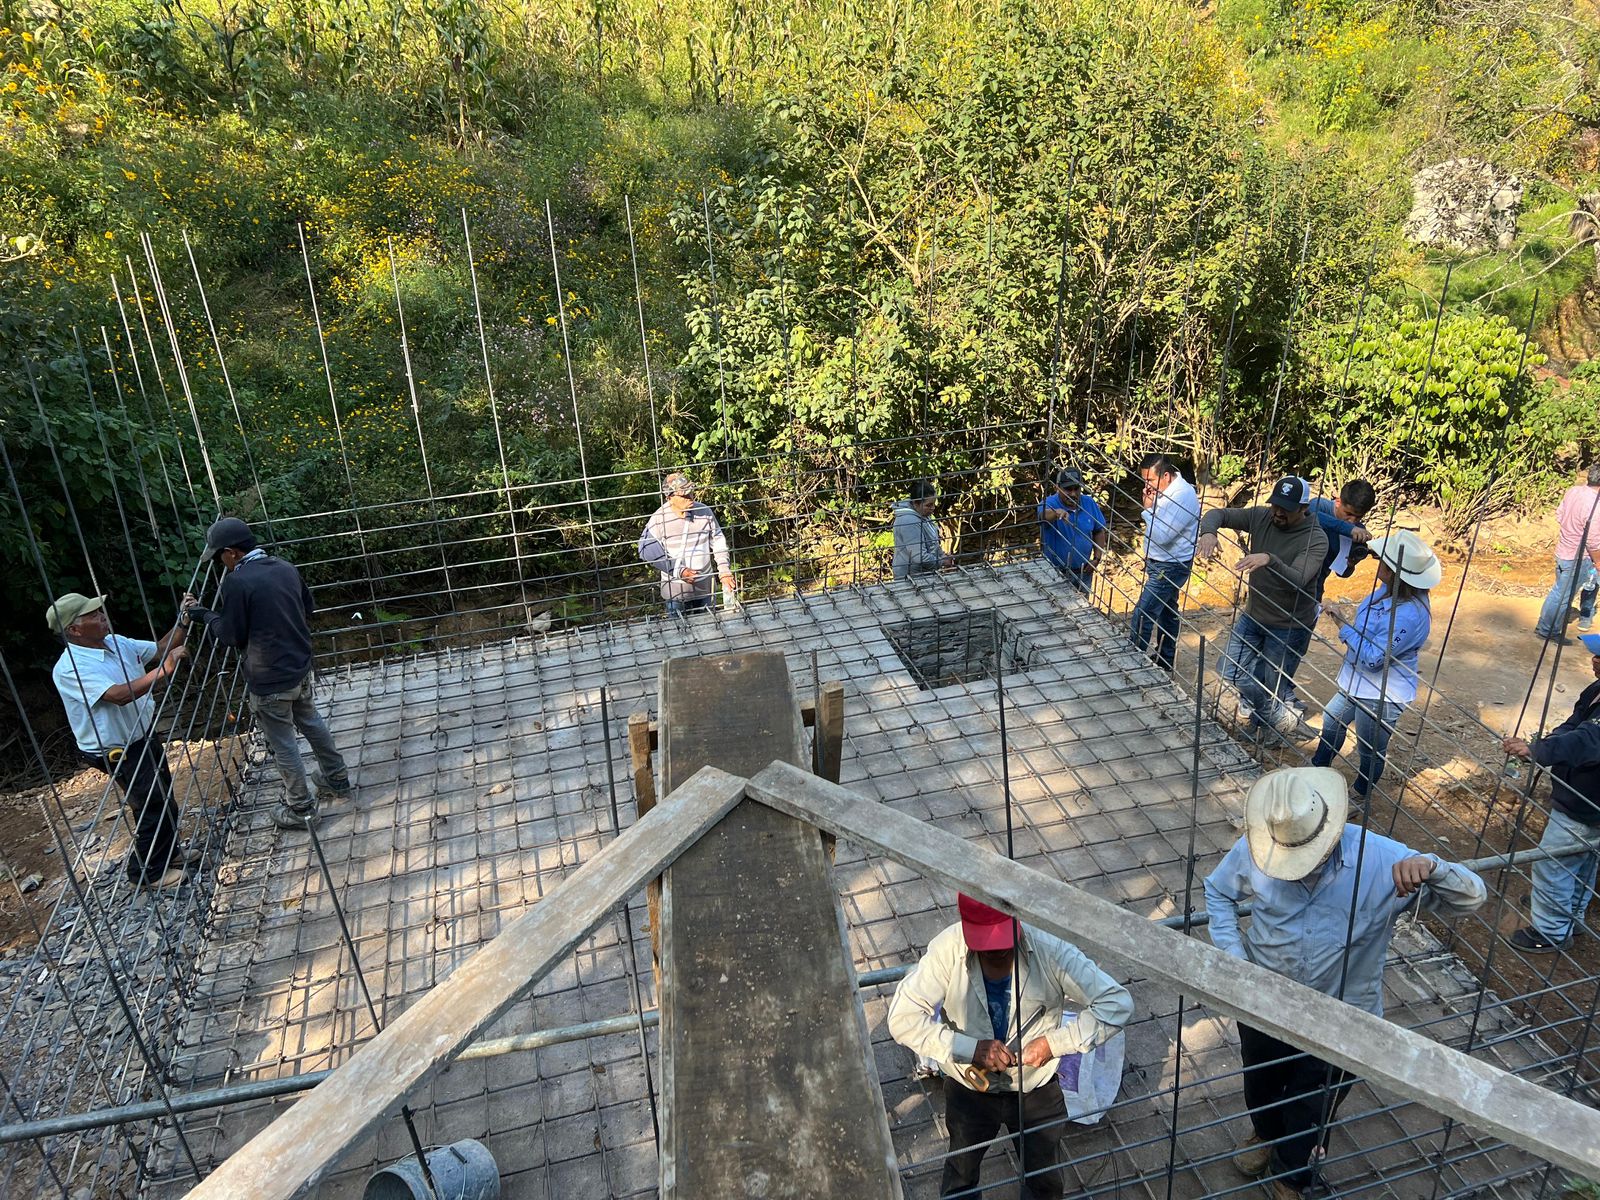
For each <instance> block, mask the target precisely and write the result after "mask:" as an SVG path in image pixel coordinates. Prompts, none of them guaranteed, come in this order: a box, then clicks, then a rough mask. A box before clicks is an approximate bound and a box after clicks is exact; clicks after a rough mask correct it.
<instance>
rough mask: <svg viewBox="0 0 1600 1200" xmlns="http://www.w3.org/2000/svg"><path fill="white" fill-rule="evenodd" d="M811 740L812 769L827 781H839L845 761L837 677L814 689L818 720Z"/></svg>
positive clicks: (841, 693) (841, 694) (840, 690)
mask: <svg viewBox="0 0 1600 1200" xmlns="http://www.w3.org/2000/svg"><path fill="white" fill-rule="evenodd" d="M811 744H812V747H813V753H812V760H813V762H812V771H813V772H814V773H815V774H817V775H819V776H821V777H822V778H823V779H826V780H827V781H828V782H829V783H838V782H839V768H840V766H841V764H842V763H843V761H844V684H842V683H840V682H838V681H837V680H827V681H825V682H824V683H823V685H822V686H821V687H820V688H819V689H818V690H817V720H816V728H815V730H814V731H813V732H812V735H811Z"/></svg>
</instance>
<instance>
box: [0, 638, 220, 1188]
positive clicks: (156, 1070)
mask: <svg viewBox="0 0 1600 1200" xmlns="http://www.w3.org/2000/svg"><path fill="white" fill-rule="evenodd" d="M0 673H3V674H4V675H5V681H6V687H7V689H8V690H9V691H10V693H11V700H12V703H14V704H15V705H16V706H17V711H18V712H26V711H27V709H26V707H25V706H24V705H23V702H22V694H21V693H20V692H19V691H18V690H17V684H16V680H15V679H13V678H12V675H11V665H10V664H9V663H8V662H7V661H6V657H5V655H4V654H3V653H0ZM23 728H24V729H25V730H26V732H27V736H28V742H29V745H30V746H31V747H32V749H33V752H34V755H35V757H36V758H38V760H39V761H40V762H44V761H46V760H45V756H44V748H43V747H42V746H40V745H39V742H38V738H37V737H36V736H35V734H34V730H33V726H32V724H31V723H29V722H27V721H24V722H23ZM40 811H41V813H43V815H44V820H45V824H46V825H47V826H49V829H50V836H51V838H52V840H53V841H54V842H55V847H56V853H57V854H59V855H60V856H61V861H62V863H63V864H64V865H66V866H67V870H66V872H65V874H66V877H67V885H68V887H70V888H71V889H72V894H73V896H74V897H75V898H76V899H77V901H78V909H79V911H80V912H81V913H83V915H84V928H86V929H87V930H88V931H89V938H90V940H91V941H92V942H93V943H94V948H95V953H96V955H97V956H98V957H99V959H100V963H101V966H103V967H104V968H105V972H106V983H107V984H108V985H109V986H110V988H111V991H112V994H113V995H114V996H115V998H116V1002H117V1007H118V1008H120V1009H121V1010H122V1017H123V1020H124V1021H126V1022H127V1025H128V1034H129V1036H130V1037H131V1038H132V1039H133V1043H134V1046H135V1048H136V1049H137V1051H138V1054H139V1057H140V1058H141V1059H142V1060H143V1061H144V1067H145V1071H146V1072H147V1078H148V1079H149V1082H150V1086H151V1087H153V1088H154V1089H155V1092H156V1095H157V1097H158V1098H159V1099H160V1101H161V1106H162V1108H163V1109H165V1110H166V1114H167V1119H168V1120H169V1121H171V1122H172V1131H173V1133H174V1134H175V1135H176V1136H177V1139H178V1144H179V1146H181V1147H182V1149H183V1155H184V1157H185V1158H187V1159H188V1160H189V1169H190V1170H191V1171H193V1172H194V1177H195V1178H196V1179H199V1178H201V1177H202V1174H203V1172H202V1171H201V1170H200V1164H199V1162H198V1161H197V1160H196V1159H195V1156H194V1151H193V1150H192V1149H191V1148H190V1146H189V1139H188V1138H187V1137H185V1136H184V1132H183V1127H182V1126H181V1124H180V1123H179V1121H178V1114H177V1113H176V1112H174V1111H173V1108H172V1097H171V1095H170V1094H169V1093H168V1091H167V1084H166V1080H165V1078H164V1077H163V1075H162V1072H161V1066H160V1063H159V1062H158V1061H157V1060H156V1056H155V1053H154V1052H153V1051H152V1050H151V1048H150V1044H149V1043H148V1042H147V1041H146V1040H145V1037H144V1032H143V1030H142V1029H141V1028H140V1026H139V1019H138V1017H137V1016H136V1015H135V1014H134V1011H133V1005H132V1004H131V1003H130V1002H129V1000H128V995H127V992H126V990H125V989H124V987H123V985H122V974H121V971H120V970H119V969H118V964H117V961H116V959H115V958H114V957H113V956H112V953H111V949H110V947H109V946H107V945H106V942H105V937H104V935H103V933H102V931H101V929H100V927H99V925H98V924H97V923H96V921H95V919H94V915H93V914H94V910H93V908H92V907H91V906H90V904H89V898H88V896H87V895H86V893H85V891H84V887H83V881H82V880H80V879H79V878H78V873H77V871H75V870H73V869H72V867H71V865H70V864H71V862H72V856H71V855H70V854H69V853H68V849H67V841H66V838H65V837H63V836H62V833H61V830H60V829H59V828H57V826H56V823H55V822H54V821H53V820H51V819H50V813H49V809H48V808H46V807H45V806H44V804H43V803H42V802H41V804H40Z"/></svg>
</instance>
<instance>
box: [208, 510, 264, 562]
mask: <svg viewBox="0 0 1600 1200" xmlns="http://www.w3.org/2000/svg"><path fill="white" fill-rule="evenodd" d="M255 544H256V535H255V534H253V533H251V532H250V526H248V525H246V524H245V523H244V522H243V521H241V520H240V519H239V518H238V517H223V518H222V519H221V520H220V521H213V522H212V524H211V528H210V529H207V530H206V548H205V550H204V551H202V552H201V554H200V561H201V562H203V563H208V562H210V561H211V560H212V559H213V558H215V557H216V556H217V555H218V554H219V553H220V552H222V551H223V550H226V549H228V548H229V547H230V546H237V547H239V548H241V549H251V550H253V549H255Z"/></svg>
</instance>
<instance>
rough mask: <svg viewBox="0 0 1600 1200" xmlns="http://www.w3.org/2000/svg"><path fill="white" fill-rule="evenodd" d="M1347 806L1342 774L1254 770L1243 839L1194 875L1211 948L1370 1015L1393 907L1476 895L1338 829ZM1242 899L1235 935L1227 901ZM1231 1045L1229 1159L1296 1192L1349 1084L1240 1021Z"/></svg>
mask: <svg viewBox="0 0 1600 1200" xmlns="http://www.w3.org/2000/svg"><path fill="white" fill-rule="evenodd" d="M1348 812H1349V801H1348V797H1347V795H1346V792H1345V782H1344V776H1342V775H1340V774H1339V772H1337V771H1335V770H1332V769H1331V768H1328V767H1285V768H1283V769H1282V770H1278V771H1269V772H1268V773H1267V774H1265V775H1263V776H1261V778H1260V779H1258V780H1256V782H1255V784H1254V785H1253V786H1252V787H1251V788H1250V794H1249V796H1248V797H1247V798H1246V800H1245V814H1244V820H1245V835H1244V836H1243V837H1242V838H1240V839H1239V841H1238V842H1237V843H1236V844H1235V845H1234V847H1233V849H1231V850H1229V851H1228V853H1227V854H1226V855H1224V856H1223V859H1222V861H1221V862H1220V863H1219V864H1217V868H1216V870H1214V871H1213V872H1211V874H1210V875H1209V876H1208V877H1207V878H1206V881H1205V892H1206V909H1207V912H1208V913H1209V915H1210V929H1211V940H1212V942H1213V943H1214V944H1215V945H1216V946H1217V947H1218V948H1219V949H1222V950H1225V951H1226V952H1227V953H1229V954H1231V955H1233V956H1234V957H1235V958H1244V959H1248V960H1249V961H1251V962H1253V963H1255V964H1256V965H1257V966H1260V967H1266V968H1267V969H1268V970H1269V971H1276V972H1277V973H1278V974H1280V975H1286V976H1288V977H1289V978H1290V979H1294V980H1296V981H1298V982H1300V983H1303V984H1305V985H1306V986H1307V987H1310V988H1315V989H1316V990H1317V991H1319V992H1324V993H1326V994H1327V995H1330V996H1335V997H1338V998H1340V999H1342V1000H1345V1001H1347V1002H1348V1003H1350V1004H1353V1005H1355V1006H1356V1007H1357V1008H1362V1009H1365V1010H1366V1011H1367V1012H1370V1013H1372V1014H1374V1015H1375V1016H1380V1017H1381V1016H1382V1015H1383V964H1384V959H1385V957H1386V956H1387V954H1388V951H1389V939H1390V937H1391V935H1392V934H1393V933H1394V926H1395V922H1396V921H1397V920H1399V918H1400V915H1401V913H1403V912H1405V911H1407V910H1408V909H1410V908H1412V907H1413V906H1414V905H1415V906H1418V907H1420V908H1421V909H1423V910H1425V911H1429V912H1438V913H1444V914H1448V915H1452V916H1460V915H1463V914H1466V913H1470V912H1472V911H1473V910H1474V909H1476V908H1477V907H1478V906H1479V905H1481V904H1482V903H1483V902H1484V899H1485V898H1486V897H1487V895H1488V893H1487V891H1486V889H1485V888H1484V885H1483V880H1482V879H1480V878H1478V876H1477V875H1475V874H1473V873H1472V872H1471V871H1469V870H1467V868H1466V867H1463V866H1461V865H1460V864H1459V863H1452V862H1446V861H1445V860H1444V859H1441V858H1439V857H1438V856H1437V855H1434V854H1418V853H1416V852H1415V851H1414V850H1412V849H1411V848H1410V847H1408V846H1405V845H1403V844H1401V843H1400V842H1397V841H1395V840H1394V839H1392V838H1386V837H1384V836H1382V835H1381V834H1377V833H1373V832H1371V831H1370V830H1367V831H1364V830H1363V829H1362V828H1361V827H1360V826H1359V825H1349V824H1346V823H1345V816H1346V814H1347V813H1348ZM1363 841H1364V842H1365V845H1364V846H1363V844H1362V843H1363ZM1358 859H1359V860H1360V863H1361V871H1360V880H1359V883H1360V886H1359V887H1358V886H1357V873H1356V862H1357V860H1358ZM1250 897H1254V902H1253V907H1252V911H1251V916H1250V926H1249V928H1248V929H1245V930H1242V931H1241V930H1240V928H1239V906H1240V905H1241V904H1243V903H1244V902H1245V901H1246V899H1247V898H1250ZM1352 913H1353V915H1354V925H1353V935H1352V936H1351V938H1350V939H1349V941H1348V942H1347V941H1346V937H1345V931H1346V930H1347V929H1352V925H1351V917H1352ZM1239 1052H1240V1056H1241V1057H1242V1058H1243V1059H1244V1099H1245V1104H1246V1105H1248V1106H1249V1109H1250V1122H1251V1124H1252V1125H1253V1126H1254V1127H1255V1133H1254V1136H1252V1137H1251V1138H1250V1140H1249V1141H1248V1142H1247V1143H1246V1144H1245V1147H1244V1148H1243V1149H1242V1150H1241V1151H1240V1152H1239V1153H1238V1154H1236V1155H1235V1156H1234V1159H1233V1161H1234V1163H1235V1165H1236V1166H1238V1168H1239V1169H1240V1170H1241V1171H1243V1172H1244V1173H1245V1174H1246V1175H1251V1176H1268V1177H1270V1183H1271V1190H1272V1194H1273V1197H1274V1200H1298V1198H1299V1197H1300V1196H1301V1195H1302V1193H1303V1192H1304V1191H1305V1189H1306V1188H1308V1187H1310V1186H1312V1184H1313V1183H1314V1182H1315V1179H1314V1174H1315V1166H1316V1163H1317V1162H1318V1161H1320V1159H1321V1158H1322V1156H1323V1154H1324V1153H1325V1151H1326V1147H1327V1137H1328V1126H1329V1124H1330V1123H1331V1122H1332V1120H1333V1115H1334V1113H1335V1112H1336V1111H1337V1110H1338V1107H1339V1103H1340V1101H1342V1100H1343V1099H1344V1096H1345V1093H1346V1092H1348V1091H1349V1089H1350V1087H1351V1085H1352V1084H1353V1083H1354V1082H1355V1080H1354V1078H1353V1077H1352V1076H1351V1075H1349V1074H1348V1073H1347V1072H1345V1071H1342V1070H1340V1069H1339V1068H1338V1067H1335V1066H1333V1065H1331V1064H1330V1063H1326V1062H1323V1061H1322V1060H1321V1059H1318V1058H1313V1057H1312V1056H1311V1055H1309V1054H1303V1053H1301V1052H1300V1051H1299V1050H1298V1049H1297V1048H1296V1047H1294V1046H1292V1045H1290V1044H1288V1043H1287V1042H1281V1041H1279V1040H1278V1039H1277V1038H1274V1037H1270V1036H1268V1035H1267V1034H1265V1033H1262V1032H1260V1031H1259V1030H1256V1029H1252V1028H1251V1027H1250V1026H1248V1025H1246V1024H1244V1022H1242V1021H1241V1022H1240V1023H1239Z"/></svg>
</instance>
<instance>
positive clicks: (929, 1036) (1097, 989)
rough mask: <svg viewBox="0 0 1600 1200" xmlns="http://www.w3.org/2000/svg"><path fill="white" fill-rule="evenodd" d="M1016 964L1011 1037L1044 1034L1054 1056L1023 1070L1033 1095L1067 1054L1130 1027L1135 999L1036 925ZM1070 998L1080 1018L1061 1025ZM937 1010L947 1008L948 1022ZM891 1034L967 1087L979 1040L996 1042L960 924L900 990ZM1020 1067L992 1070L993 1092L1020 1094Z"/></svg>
mask: <svg viewBox="0 0 1600 1200" xmlns="http://www.w3.org/2000/svg"><path fill="white" fill-rule="evenodd" d="M1013 961H1014V964H1016V965H1014V967H1013V969H1014V970H1015V969H1018V967H1020V970H1021V973H1022V1005H1021V1009H1020V1011H1018V1010H1017V1008H1016V1005H1015V1004H1014V1003H1013V1005H1012V1009H1013V1011H1012V1012H1011V1013H1010V1039H1011V1040H1012V1041H1013V1042H1014V1041H1015V1040H1016V1038H1017V1037H1018V1035H1019V1033H1020V1035H1021V1040H1022V1044H1023V1045H1024V1046H1026V1045H1027V1044H1028V1043H1029V1042H1031V1041H1033V1039H1034V1038H1036V1037H1044V1038H1046V1039H1048V1041H1049V1043H1050V1053H1051V1054H1052V1055H1053V1056H1054V1057H1053V1058H1051V1059H1050V1060H1049V1061H1047V1062H1046V1063H1044V1064H1043V1065H1042V1066H1038V1067H1029V1068H1026V1069H1024V1070H1023V1079H1022V1090H1023V1091H1025V1092H1031V1091H1033V1089H1034V1088H1037V1087H1042V1086H1043V1085H1044V1084H1045V1083H1047V1082H1049V1081H1051V1080H1052V1079H1053V1078H1054V1076H1055V1073H1056V1059H1057V1058H1059V1057H1060V1056H1061V1055H1063V1054H1081V1053H1082V1052H1083V1051H1085V1050H1092V1049H1093V1048H1094V1047H1096V1046H1098V1045H1099V1044H1100V1043H1101V1042H1104V1041H1105V1040H1106V1039H1107V1038H1109V1037H1110V1036H1111V1035H1112V1034H1114V1033H1115V1032H1116V1031H1117V1030H1119V1029H1121V1028H1122V1027H1123V1026H1124V1025H1126V1024H1127V1023H1128V1018H1129V1017H1131V1016H1132V1015H1133V997H1132V996H1130V995H1129V994H1128V989H1127V988H1125V987H1123V986H1122V985H1121V984H1120V983H1118V982H1117V981H1116V980H1114V979H1112V978H1111V976H1109V975H1107V974H1106V973H1105V972H1104V971H1102V970H1101V969H1100V968H1099V967H1097V966H1095V965H1094V963H1092V962H1090V961H1089V959H1088V958H1087V957H1086V956H1085V955H1084V953H1083V951H1081V950H1079V949H1078V948H1077V947H1076V946H1074V945H1073V944H1072V943H1071V942H1064V941H1062V940H1061V939H1060V938H1058V937H1052V936H1051V935H1050V934H1048V933H1045V932H1044V930H1042V929H1035V928H1033V927H1032V926H1031V925H1024V926H1022V937H1021V950H1020V952H1019V953H1018V955H1017V956H1016V958H1015V959H1014V960H1013ZM1069 1000H1070V1001H1071V1002H1072V1007H1074V1008H1076V1009H1078V1010H1079V1011H1078V1016H1077V1017H1076V1019H1074V1020H1073V1021H1072V1022H1071V1023H1070V1024H1068V1025H1063V1024H1062V1023H1061V1014H1062V1012H1063V1010H1064V1009H1065V1008H1066V1007H1067V1002H1068V1001H1069ZM935 1009H941V1010H942V1014H943V1015H942V1018H941V1017H940V1016H936V1015H935ZM947 1022H948V1023H947ZM1019 1024H1020V1029H1019ZM952 1026H953V1028H952ZM889 1036H890V1037H892V1038H894V1040H895V1041H897V1042H899V1043H900V1044H901V1045H902V1046H906V1047H908V1048H909V1049H911V1050H912V1051H914V1052H915V1053H917V1054H919V1055H922V1056H924V1057H926V1058H931V1059H934V1060H935V1061H937V1062H938V1064H939V1067H940V1069H941V1070H943V1071H944V1072H945V1074H947V1075H949V1076H950V1077H951V1078H952V1079H956V1080H959V1081H961V1082H962V1083H963V1084H965V1082H966V1081H965V1080H963V1079H962V1077H961V1068H962V1067H963V1066H964V1065H967V1064H970V1063H971V1062H972V1056H973V1054H974V1053H975V1052H976V1051H977V1048H978V1043H979V1042H981V1041H988V1040H990V1039H992V1038H993V1037H994V1028H993V1026H992V1024H991V1023H990V1018H989V1001H988V996H987V993H986V992H985V990H984V986H983V969H982V968H981V967H980V966H979V965H978V956H977V955H976V954H974V953H972V951H970V950H968V949H967V941H966V938H965V937H963V936H962V933H961V924H960V922H957V923H956V924H954V925H951V926H950V927H949V928H948V929H945V930H943V931H942V932H940V933H939V934H937V935H936V936H935V937H934V939H933V941H931V942H929V943H928V952H927V953H926V954H924V955H923V956H922V961H921V962H919V963H917V966H916V969H915V970H914V971H912V972H911V974H909V975H907V976H906V977H905V978H904V979H902V980H901V981H900V986H899V987H897V988H896V989H895V993H894V999H893V1000H892V1001H891V1002H890V1004H889ZM1018 1070H1019V1068H1017V1067H1013V1068H1012V1069H1011V1070H1010V1071H991V1072H990V1073H989V1081H990V1088H991V1089H992V1090H996V1091H1013V1092H1014V1091H1016V1090H1017V1071H1018Z"/></svg>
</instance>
